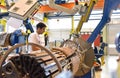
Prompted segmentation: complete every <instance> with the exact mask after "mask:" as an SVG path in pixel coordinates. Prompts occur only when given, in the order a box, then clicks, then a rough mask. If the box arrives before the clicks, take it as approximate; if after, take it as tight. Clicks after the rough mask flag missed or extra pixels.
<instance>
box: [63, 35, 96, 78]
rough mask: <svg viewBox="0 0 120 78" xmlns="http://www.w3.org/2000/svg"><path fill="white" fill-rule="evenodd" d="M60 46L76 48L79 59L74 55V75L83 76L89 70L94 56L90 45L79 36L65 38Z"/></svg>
mask: <svg viewBox="0 0 120 78" xmlns="http://www.w3.org/2000/svg"><path fill="white" fill-rule="evenodd" d="M61 47H69V48H72V49H76V55H78V57H79V59H76V58H75V57H74V61H72V62H73V63H72V64H74V65H75V63H74V62H75V61H77V65H75V66H74V65H73V67H75V68H74V69H75V70H73V73H74V75H75V76H83V75H85V74H86V73H88V72H89V71H90V70H91V68H92V67H93V62H94V57H95V55H94V50H93V48H92V47H91V45H90V44H88V43H87V42H86V41H84V40H83V39H82V38H81V37H76V38H75V37H74V39H73V40H66V41H65V42H63V44H62V45H61ZM78 60H79V61H78Z"/></svg>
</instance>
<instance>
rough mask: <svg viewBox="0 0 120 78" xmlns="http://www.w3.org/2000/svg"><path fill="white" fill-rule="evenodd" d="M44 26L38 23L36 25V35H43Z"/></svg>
mask: <svg viewBox="0 0 120 78" xmlns="http://www.w3.org/2000/svg"><path fill="white" fill-rule="evenodd" d="M45 28H46V25H45V24H44V23H42V22H40V23H38V24H37V25H36V29H37V33H38V34H43V33H44V32H45Z"/></svg>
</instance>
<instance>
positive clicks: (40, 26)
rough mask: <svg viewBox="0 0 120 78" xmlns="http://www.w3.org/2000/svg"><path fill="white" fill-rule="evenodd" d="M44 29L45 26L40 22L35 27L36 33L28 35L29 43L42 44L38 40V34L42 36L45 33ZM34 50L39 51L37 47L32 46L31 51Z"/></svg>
mask: <svg viewBox="0 0 120 78" xmlns="http://www.w3.org/2000/svg"><path fill="white" fill-rule="evenodd" d="M45 28H46V25H45V24H44V23H42V22H40V23H38V24H37V25H36V31H35V32H34V33H31V34H30V35H29V40H28V41H29V42H31V43H35V44H40V45H41V44H42V42H41V40H40V36H39V35H40V34H43V33H44V32H45ZM35 50H40V48H39V47H36V46H32V51H35Z"/></svg>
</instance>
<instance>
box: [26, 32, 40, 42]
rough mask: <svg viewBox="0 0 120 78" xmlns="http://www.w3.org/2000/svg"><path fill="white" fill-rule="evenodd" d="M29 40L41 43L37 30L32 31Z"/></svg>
mask: <svg viewBox="0 0 120 78" xmlns="http://www.w3.org/2000/svg"><path fill="white" fill-rule="evenodd" d="M28 41H29V42H31V43H36V44H40V37H39V34H38V33H36V32H34V33H31V34H30V35H29V38H28Z"/></svg>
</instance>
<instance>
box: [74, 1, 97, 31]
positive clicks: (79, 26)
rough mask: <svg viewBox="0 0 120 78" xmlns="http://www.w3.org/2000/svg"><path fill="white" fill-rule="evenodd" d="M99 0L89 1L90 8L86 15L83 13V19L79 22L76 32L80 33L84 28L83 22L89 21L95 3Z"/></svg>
mask: <svg viewBox="0 0 120 78" xmlns="http://www.w3.org/2000/svg"><path fill="white" fill-rule="evenodd" d="M97 1H98V0H90V2H89V3H88V8H87V11H86V13H85V14H84V15H82V17H81V20H80V21H79V23H78V26H77V28H76V33H79V32H80V31H81V29H82V26H83V23H84V22H87V21H88V19H89V16H90V13H91V11H92V9H93V7H94V5H95V3H97Z"/></svg>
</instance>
